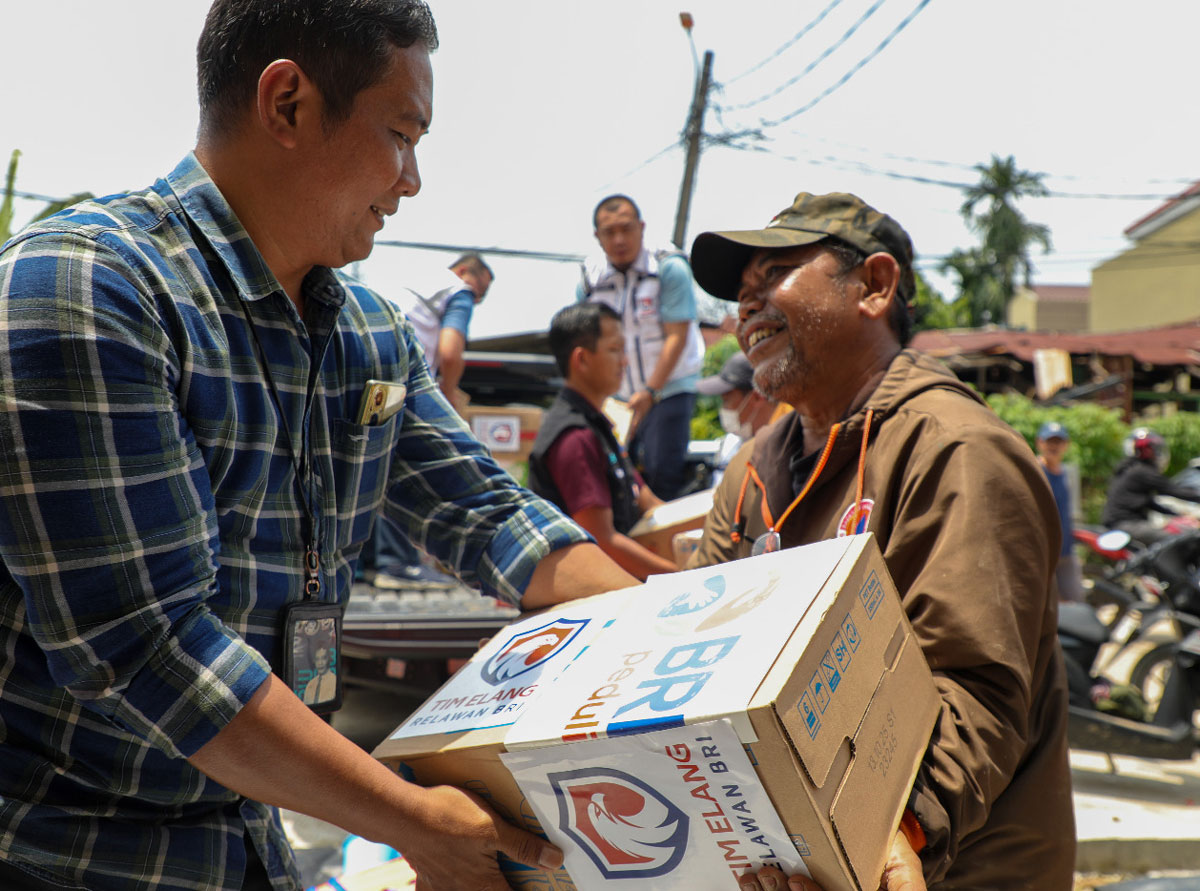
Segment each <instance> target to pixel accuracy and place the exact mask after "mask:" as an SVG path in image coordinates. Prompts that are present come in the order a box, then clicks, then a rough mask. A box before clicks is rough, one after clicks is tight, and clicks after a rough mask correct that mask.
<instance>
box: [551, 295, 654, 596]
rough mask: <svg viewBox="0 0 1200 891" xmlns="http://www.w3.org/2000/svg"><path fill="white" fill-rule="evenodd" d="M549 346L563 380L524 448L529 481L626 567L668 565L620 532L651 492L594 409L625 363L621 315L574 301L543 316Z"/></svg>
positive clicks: (650, 502)
mask: <svg viewBox="0 0 1200 891" xmlns="http://www.w3.org/2000/svg"><path fill="white" fill-rule="evenodd" d="M550 350H551V352H553V353H554V359H555V361H556V362H557V363H558V368H559V370H560V371H561V372H562V375H563V379H564V381H565V383H566V386H564V387H563V388H562V390H560V391H559V393H558V396H557V397H555V400H554V403H553V404H552V405H551V406H550V408H549V410H548V411H547V412H546V416H545V417H544V418H543V419H542V424H541V427H539V428H538V435H537V439H536V440H534V443H533V451H532V452H531V453H530V456H529V488H531V489H532V490H533V491H534V492H536V493H537V494H539V495H541V496H542V497H543V498H545V499H546V500H547V501H552V502H554V504H555V505H557V506H558V507H559V508H560V509H562V510H563V511H564V512H565V513H566V514H567V515H568V516H570V517H571V518H572V519H573V520H574V521H575V522H576V523H578V524H579V525H580V526H582V527H583V528H584V529H586V530H587V531H588V532H590V533H591V534H592V536H593V537H594V538H595V539H596V544H598V545H600V548H601V550H603V551H604V552H605V553H606V554H608V555H609V556H610V557H612V558H613V560H615V561H616V562H617V563H619V564H620V565H621V566H622V567H623V568H624V569H625V571H626V572H628V573H630V574H631V575H634V576H637V577H638V578H639V579H642V580H645V578H646V577H647V576H648V575H652V574H654V573H659V572H674V571H675V564H674V563H672V562H671V561H670V560H668V559H666V558H665V557H660V556H659V555H658V554H655V553H653V552H652V551H650V550H649V549H647V548H645V547H643V546H642V545H641V544H639V543H638V542H636V541H634V540H633V539H632V538H630V537H629V536H628V534H627V533H628V532H629V530H630V529H631V528H633V525H634V524H635V523H636V522H637V521H638V519H639V518H640V517H641V516H642V515H643V514H644V513H646V511H648V510H651V509H653V508H655V507H657V506H658V505H660V504H662V500H661V499H659V498H658V496H656V495H655V494H654V493H653V492H652V491H650V487H649V486H647V485H646V484H645V482H643V480H642V478H641V477H640V476H639V475H638V472H637V471H636V470H635V469H634V467H633V464H632V462H631V461H630V460H629V455H628V454H626V452H625V448H624V446H622V445H621V444H620V442H618V441H617V438H616V436H615V435H614V434H613V425H612V421H610V420H609V419H608V417H607V416H606V415H605V414H604V412H603V411H602V410H601V406H602V405H603V404H604V401H605V400H606V399H608V397H609V396H612V395H613V394H614V393H616V392H617V390H618V389H619V388H620V386H621V379H622V377H623V376H624V374H625V369H626V366H627V365H628V364H629V363H628V360H627V359H626V356H625V335H624V332H623V331H622V330H621V317H620V316H619V315H617V313H616V311H615V310H613V309H612V307H610V306H608V305H607V304H604V303H577V304H575V305H574V306H568V307H567V308H566V309H562V310H559V311H558V312H557V313H556V314H555V316H554V318H553V319H551V320H550Z"/></svg>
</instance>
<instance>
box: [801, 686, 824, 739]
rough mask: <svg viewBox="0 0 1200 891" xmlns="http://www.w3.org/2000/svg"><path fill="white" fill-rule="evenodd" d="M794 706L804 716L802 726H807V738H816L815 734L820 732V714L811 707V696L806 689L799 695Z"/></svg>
mask: <svg viewBox="0 0 1200 891" xmlns="http://www.w3.org/2000/svg"><path fill="white" fill-rule="evenodd" d="M796 708H797V709H799V710H800V714H801V715H802V716H803V717H804V726H805V727H807V728H808V736H809V738H810V739H816V738H817V734H818V733H820V732H821V716H820V715H819V714H817V710H816V709H815V708H813V703H812V697H810V696H809V695H808V691H807V690H806V691H805V692H804V693H802V694H801V695H800V701H799V702H797V703H796Z"/></svg>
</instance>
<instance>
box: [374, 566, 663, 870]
mask: <svg viewBox="0 0 1200 891" xmlns="http://www.w3.org/2000/svg"><path fill="white" fill-rule="evenodd" d="M638 590H640V589H638V588H629V589H625V590H622V591H613V592H611V593H609V594H603V595H599V596H596V597H588V598H583V599H580V600H573V601H570V602H569V603H566V604H562V605H560V606H557V607H550V608H548V609H545V610H541V611H539V612H537V613H534V614H530V615H528V616H527V617H523V618H519V619H517V620H516V621H514V622H512V623H511V624H510V625H507V626H506V627H505V628H504V629H502V630H501V631H500V632H499V633H497V634H496V636H495V637H493V638H492V639H491V640H490V641H488V642H487V644H486V645H485V646H483V647H482V648H481V649H480V650H479V652H477V653H476V654H475V655H474V656H473V657H472V658H471V659H470V661H468V662H467V664H466V665H464V666H463V667H462V668H460V669H459V670H458V671H457V672H456V673H455V674H454V676H453V677H451V678H450V679H449V680H448V681H446V683H445V684H443V685H442V686H441V688H440V689H438V691H437V692H436V693H434V694H433V695H432V696H430V697H429V699H427V700H426V701H425V702H424V703H423V704H422V705H421V706H420V707H419V708H417V709H416V710H415V711H414V712H413V713H412V714H411V715H409V717H408V718H407V719H405V721H404V722H403V723H401V724H400V726H399V727H397V728H396V729H395V730H394V731H392V733H391V735H390V736H389V737H388V738H387V739H385V740H384V741H383V742H381V743H380V744H379V745H378V746H376V748H375V750H374V751H373V752H372V754H373V755H374V757H375V758H377V759H378V760H380V761H382V762H383V763H384V764H387V765H388V766H389V767H391V768H392V769H394V770H396V771H397V772H398V773H400V774H401V775H402V776H404V777H405V778H406V779H409V780H412V781H414V782H417V783H420V784H421V785H424V786H432V785H439V784H448V785H453V786H458V787H460V788H463V789H468V790H470V791H472V792H474V793H476V794H478V795H479V796H480V797H482V798H483V799H484V800H485V801H487V802H488V803H489V804H490V805H491V806H492V807H493V808H494V809H495V810H497V811H498V812H499V813H500V814H501V816H503V817H505V818H506V819H507V820H508V821H509V822H511V823H514V824H516V825H518V826H524V827H526V828H529V829H531V830H534V831H538V829H539V827H538V826H537V823H536V820H535V818H534V817H533V815H532V812H531V811H530V810H529V808H528V806H527V805H526V803H525V800H524V796H522V794H521V791H520V789H518V788H517V786H516V784H515V783H514V782H513V779H512V776H511V775H510V774H509V772H508V771H507V770H506V769H505V768H504V766H503V765H502V764H501V763H500V760H499V753H500V752H502V751H503V750H504V736H505V733H506V731H507V730H508V728H509V727H510V726H511V725H512V724H513V722H514V721H515V720H516V719H517V717H518V716H519V715H520V714H521V713H522V712H524V711H525V710H527V709H528V708H529V707H530V704H531V703H532V702H534V701H535V700H536V699H537V697H538V696H539V695H540V694H541V693H542V691H543V690H544V689H545V688H546V687H547V686H548V685H550V684H552V683H553V682H554V680H555V678H557V677H558V675H559V674H560V673H561V672H562V671H563V670H564V669H565V668H566V666H567V665H568V664H570V662H571V661H572V660H573V659H575V658H577V657H578V656H579V654H580V653H582V652H584V651H585V650H586V649H587V647H588V645H589V644H590V643H591V641H592V640H593V639H594V638H595V637H596V635H597V634H598V633H599V632H600V629H601V628H602V627H603V626H604V625H606V624H608V623H610V622H612V620H613V617H614V616H615V615H616V614H617V613H618V612H619V611H620V610H621V608H622V607H623V606H624V604H625V603H626V601H627V599H628V598H629V597H630V596H631V595H633V594H634V592H636V591H638ZM506 871H507V872H508V874H509V878H510V881H511V882H512V883H513V884H514V886H516V887H521V886H522V884H527V885H528V886H529V887H537V888H562V889H572V891H573V888H574V886H573V885H571V883H570V878H569V877H568V876H567V874H566V872H565V871H564V870H557V871H550V872H548V871H543V870H535V869H525V868H523V867H521V866H520V865H519V864H508V869H507V870H506ZM522 879H524V880H525V881H524V883H523V882H522Z"/></svg>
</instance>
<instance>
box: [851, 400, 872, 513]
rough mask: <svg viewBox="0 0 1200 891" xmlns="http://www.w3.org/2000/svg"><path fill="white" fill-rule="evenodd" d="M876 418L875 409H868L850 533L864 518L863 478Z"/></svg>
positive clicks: (864, 422) (864, 424)
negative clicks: (862, 517)
mask: <svg viewBox="0 0 1200 891" xmlns="http://www.w3.org/2000/svg"><path fill="white" fill-rule="evenodd" d="M873 417H875V409H873V408H868V409H867V419H866V420H865V421H863V438H862V446H860V447H859V450H858V486H857V487H856V488H855V490H854V520H853V521H852V522H851V523H850V531H851V532H853V531H854V530H856V529H858V518H859V517H860V516H862V500H863V498H862V496H863V477H864V476H866V470H867V440H868V439H869V438H870V436H871V419H872V418H873Z"/></svg>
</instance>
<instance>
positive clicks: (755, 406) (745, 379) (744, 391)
mask: <svg viewBox="0 0 1200 891" xmlns="http://www.w3.org/2000/svg"><path fill="white" fill-rule="evenodd" d="M696 391H697V392H698V393H700V395H701V396H720V397H721V408H720V409H719V410H718V412H717V417H718V418H719V419H720V421H721V429H723V430H724V431H725V435H724V436H723V437H721V442H720V444H719V445H718V446H717V453H716V455H715V456H714V457H713V477H712V484H713V485H714V486H715V485H717V484H718V483H720V482H721V477H723V476H724V475H725V468H726V467H727V466H729V461H730V459H732V458H733V456H734V455H736V454H737V452H738V450H739V449H740V448H741V447H742V446H743V445H744V444H745V443H746V441H747V440H749V439H751V438H752V437H753V436H754V434H755V433H757V432H758V431H759V430H761V429H762V428H763V427H765V426H766V425H767V424H769V423H771V420H772V418H774V416H775V410H776V409H777V408H778V403H776V402H775V400H773V399H770V398H768V397H766V396H764V395H763V394H762V393H759V392H758V391H757V390H755V389H754V366H752V365H751V364H750V360H749V359H747V358H746V354H745V353H743V352H740V351H739V352H736V353H734V354H733V355H732V356H730V357H729V358H728V359H726V360H725V362H724V364H723V365H722V366H721V370H720V371H718V372H717V373H716V374H714V375H711V376H710V377H706V378H702V379H701V380H700V383H699V384H697V385H696Z"/></svg>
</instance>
